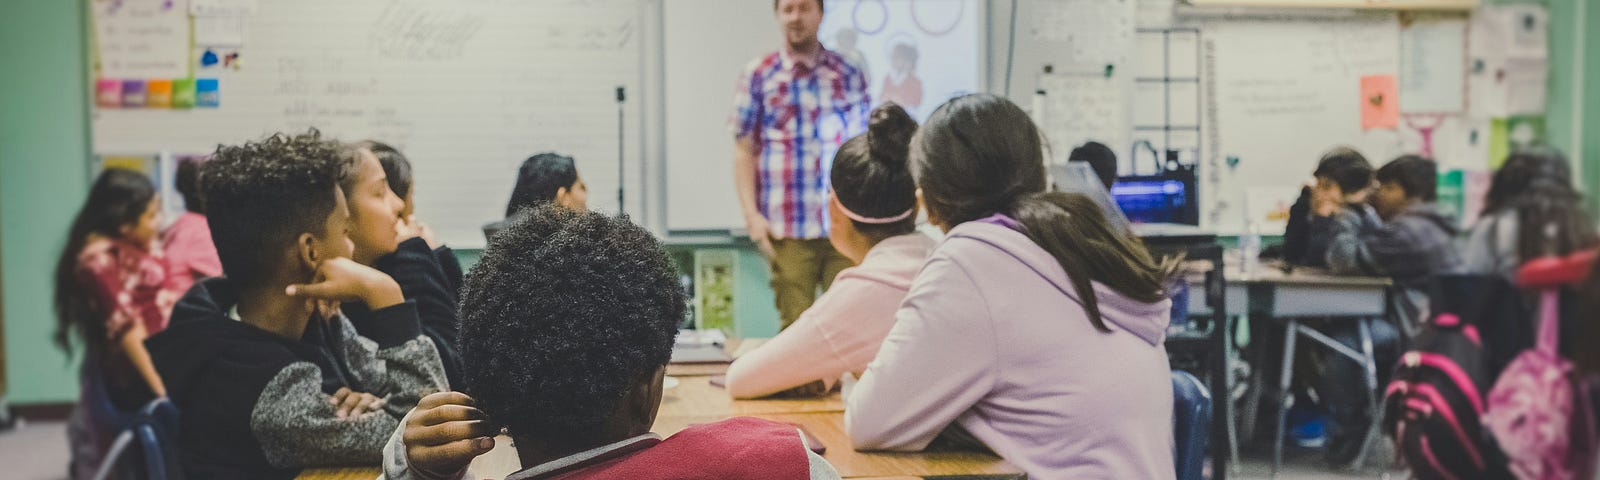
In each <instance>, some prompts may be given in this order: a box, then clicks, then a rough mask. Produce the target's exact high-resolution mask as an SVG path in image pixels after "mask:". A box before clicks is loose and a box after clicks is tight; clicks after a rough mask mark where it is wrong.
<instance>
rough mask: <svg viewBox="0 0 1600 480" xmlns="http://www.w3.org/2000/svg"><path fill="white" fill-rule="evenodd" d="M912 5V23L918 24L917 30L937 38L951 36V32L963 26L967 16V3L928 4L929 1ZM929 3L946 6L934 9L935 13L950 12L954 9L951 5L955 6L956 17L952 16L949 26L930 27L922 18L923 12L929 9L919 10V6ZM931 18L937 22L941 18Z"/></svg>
mask: <svg viewBox="0 0 1600 480" xmlns="http://www.w3.org/2000/svg"><path fill="white" fill-rule="evenodd" d="M910 3H911V21H912V23H916V24H917V28H918V29H920V30H922V33H926V34H928V35H931V36H935V37H942V36H944V35H946V34H949V33H950V32H953V31H955V29H956V27H959V26H961V17H962V16H963V15H966V14H967V2H950V1H941V2H928V1H927V0H922V1H918V0H912V1H911V2H910ZM929 3H933V4H935V5H941V6H944V7H943V8H933V10H934V11H935V12H938V11H939V10H945V11H948V10H950V9H951V8H952V7H950V6H949V5H954V7H953V8H954V9H955V14H954V15H950V20H949V24H948V25H943V24H935V25H931V26H930V25H929V24H928V23H927V21H924V20H923V18H922V15H923V12H922V11H923V10H924V9H926V8H927V7H922V8H918V5H927V4H929ZM930 16H931V17H932V18H931V19H932V20H937V19H938V18H941V17H939V16H932V15H930Z"/></svg>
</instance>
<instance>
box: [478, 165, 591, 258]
mask: <svg viewBox="0 0 1600 480" xmlns="http://www.w3.org/2000/svg"><path fill="white" fill-rule="evenodd" d="M550 202H554V203H555V204H557V205H561V206H563V207H567V208H571V209H574V210H587V209H588V208H589V185H588V184H585V183H583V178H582V177H579V176H578V166H577V164H576V163H575V162H574V161H573V160H572V157H568V156H566V155H562V154H559V153H541V154H538V155H534V156H531V157H528V159H527V160H523V161H522V168H519V169H517V184H516V185H515V186H513V187H512V188H511V200H510V201H509V202H506V218H507V219H509V218H511V217H512V216H513V215H516V214H517V212H520V211H522V210H523V209H526V208H529V207H533V206H536V205H539V204H542V203H550ZM504 225H505V221H504V220H501V221H497V222H493V223H490V224H488V225H484V226H483V236H484V237H493V236H494V233H495V232H497V231H500V228H501V227H502V226H504Z"/></svg>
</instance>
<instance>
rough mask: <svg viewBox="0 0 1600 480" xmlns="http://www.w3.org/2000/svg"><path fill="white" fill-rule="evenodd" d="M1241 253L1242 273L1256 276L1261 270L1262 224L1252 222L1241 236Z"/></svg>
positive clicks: (1247, 275)
mask: <svg viewBox="0 0 1600 480" xmlns="http://www.w3.org/2000/svg"><path fill="white" fill-rule="evenodd" d="M1239 255H1240V256H1241V257H1243V258H1241V259H1240V261H1241V262H1242V263H1241V265H1240V266H1241V267H1242V268H1241V270H1242V273H1244V275H1245V276H1246V277H1254V276H1255V275H1256V272H1257V271H1259V270H1261V225H1260V224H1258V223H1256V222H1255V221H1253V220H1252V221H1251V222H1250V226H1249V227H1247V230H1246V231H1245V234H1244V235H1240V236H1239Z"/></svg>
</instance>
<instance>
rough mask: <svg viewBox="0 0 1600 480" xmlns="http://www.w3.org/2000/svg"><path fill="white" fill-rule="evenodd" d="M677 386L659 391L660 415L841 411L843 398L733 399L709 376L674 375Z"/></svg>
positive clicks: (715, 415)
mask: <svg viewBox="0 0 1600 480" xmlns="http://www.w3.org/2000/svg"><path fill="white" fill-rule="evenodd" d="M674 378H677V379H678V382H679V383H678V386H677V388H673V389H671V390H667V391H665V392H663V393H662V394H661V410H660V413H659V414H658V415H657V416H661V417H669V416H676V417H707V416H713V417H722V418H727V417H733V416H740V415H759V414H767V413H825V412H843V411H844V400H842V399H840V398H839V394H838V393H832V394H829V395H828V396H826V397H821V398H801V399H757V400H734V399H733V397H729V396H728V391H727V390H723V389H722V387H715V386H712V385H711V377H674Z"/></svg>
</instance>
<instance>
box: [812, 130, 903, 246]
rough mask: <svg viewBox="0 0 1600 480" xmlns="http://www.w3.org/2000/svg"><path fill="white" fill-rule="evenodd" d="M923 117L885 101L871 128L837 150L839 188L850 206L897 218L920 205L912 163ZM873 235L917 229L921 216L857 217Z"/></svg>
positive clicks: (865, 213) (836, 189) (841, 199)
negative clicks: (868, 219) (909, 161)
mask: <svg viewBox="0 0 1600 480" xmlns="http://www.w3.org/2000/svg"><path fill="white" fill-rule="evenodd" d="M916 133H917V121H916V120H913V119H912V118H911V115H910V114H907V113H906V111H905V109H903V108H900V106H899V105H895V104H894V103H892V102H890V103H885V104H883V105H880V106H878V108H875V109H872V118H871V120H870V121H869V122H868V125H867V133H865V134H862V135H857V136H855V137H854V138H851V139H850V140H848V141H846V142H844V145H841V146H840V147H839V152H838V153H835V154H834V156H833V173H832V174H831V177H830V180H831V181H832V183H833V194H834V196H835V197H838V199H839V203H840V204H841V205H844V208H847V209H849V210H850V211H852V212H855V213H857V214H860V215H863V216H866V217H871V218H892V217H894V216H897V215H900V214H902V213H905V212H906V211H909V210H911V209H913V208H916V206H917V184H916V182H915V181H913V180H912V179H911V169H910V167H908V166H907V157H909V156H910V150H911V136H912V135H914V134H916ZM851 223H853V224H854V225H855V227H856V230H857V231H859V232H861V233H862V234H863V235H866V236H867V238H870V239H872V240H873V241H875V242H876V241H882V240H883V239H886V238H889V237H893V236H896V235H904V234H907V233H911V232H913V231H916V229H917V219H916V217H915V216H911V217H907V218H906V219H904V220H901V221H898V222H894V223H887V224H865V223H861V222H857V221H855V220H851Z"/></svg>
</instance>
